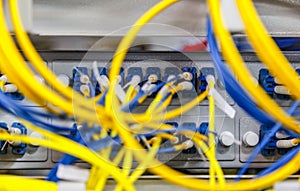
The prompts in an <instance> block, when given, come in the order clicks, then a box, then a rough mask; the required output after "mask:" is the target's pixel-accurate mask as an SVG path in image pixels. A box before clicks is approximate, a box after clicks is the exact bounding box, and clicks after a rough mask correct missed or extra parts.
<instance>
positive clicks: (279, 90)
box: [274, 86, 291, 95]
mask: <svg viewBox="0 0 300 191" xmlns="http://www.w3.org/2000/svg"><path fill="white" fill-rule="evenodd" d="M274 92H275V93H277V94H284V95H291V92H290V90H289V89H287V88H286V87H284V86H275V88H274Z"/></svg>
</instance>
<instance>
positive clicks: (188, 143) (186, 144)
mask: <svg viewBox="0 0 300 191" xmlns="http://www.w3.org/2000/svg"><path fill="white" fill-rule="evenodd" d="M182 145H183V147H184V149H190V148H192V147H193V146H194V143H193V141H191V140H187V141H185V142H183V143H182Z"/></svg>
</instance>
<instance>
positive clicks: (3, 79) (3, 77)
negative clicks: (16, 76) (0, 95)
mask: <svg viewBox="0 0 300 191" xmlns="http://www.w3.org/2000/svg"><path fill="white" fill-rule="evenodd" d="M0 81H2V82H4V83H8V82H9V81H8V78H7V76H6V75H2V76H1V77H0Z"/></svg>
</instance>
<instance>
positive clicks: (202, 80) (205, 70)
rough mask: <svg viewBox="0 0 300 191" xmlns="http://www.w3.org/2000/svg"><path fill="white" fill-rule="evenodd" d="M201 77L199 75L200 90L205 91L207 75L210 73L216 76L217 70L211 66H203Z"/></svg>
mask: <svg viewBox="0 0 300 191" xmlns="http://www.w3.org/2000/svg"><path fill="white" fill-rule="evenodd" d="M200 73H201V74H200V77H199V82H200V85H199V90H200V92H201V93H202V92H204V91H205V90H206V88H207V85H208V84H207V81H206V76H208V75H212V76H214V77H215V70H214V68H211V67H205V68H202V69H201V70H200Z"/></svg>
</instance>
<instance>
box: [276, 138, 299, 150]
mask: <svg viewBox="0 0 300 191" xmlns="http://www.w3.org/2000/svg"><path fill="white" fill-rule="evenodd" d="M297 145H298V143H295V140H294V139H289V140H279V141H277V142H276V146H277V148H282V149H287V148H292V147H295V146H297Z"/></svg>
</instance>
